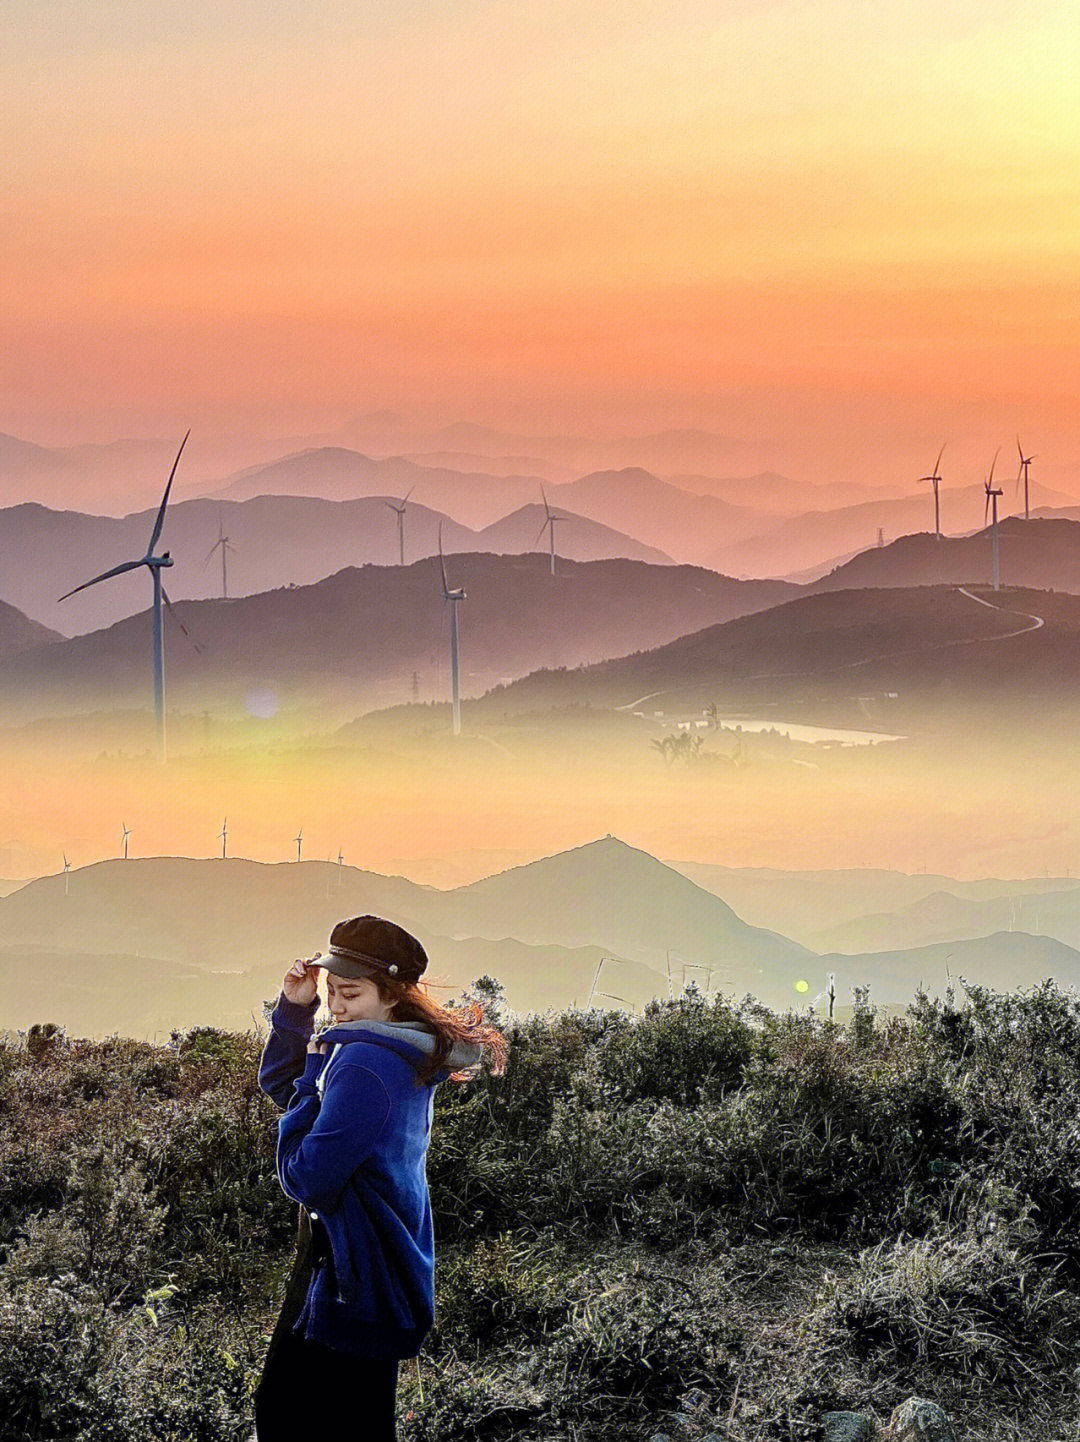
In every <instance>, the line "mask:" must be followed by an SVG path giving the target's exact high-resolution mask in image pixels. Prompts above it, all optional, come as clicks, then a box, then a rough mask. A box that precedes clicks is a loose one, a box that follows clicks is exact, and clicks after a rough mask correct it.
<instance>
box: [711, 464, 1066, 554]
mask: <svg viewBox="0 0 1080 1442" xmlns="http://www.w3.org/2000/svg"><path fill="white" fill-rule="evenodd" d="M1031 489H1032V496H1033V498H1037V501H1038V504H1039V505H1044V506H1069V505H1073V504H1075V502H1074V501H1073V498H1072V497H1071V496H1067V495H1065V494H1064V493H1063V492H1060V491H1052V490H1048V489H1047V488H1045V487H1041V486H1040V487H1038V488H1036V487H1035V486H1034V485H1033V486H1032V488H1031ZM928 490H929V488H928V487H923V488H922V490H921V491H919V492H918V493H917V494H913V495H911V496H910V497H906V498H901V499H894V500H875V501H864V502H860V503H858V504H856V505H851V506H842V507H838V508H836V509H834V510H825V509H814V510H807V511H806V512H805V513H804V514H802V515H797V516H791V517H789V518H788V519H786V520H784V521H781V522H779V523H777V524H774V525H772V526H769V527H768V528H763V529H762V531H761V532H760V534H758V535H757V536H753V537H750V538H749V539H747V540H739V541H733V542H730V543H722V544H720V545H718V546H715V547H714V548H713V549H712V550H711V551H710V553H709V555H708V556H707V557H706V558H703V564H705V565H708V566H712V567H714V568H715V569H716V570H718V571H723V572H725V574H727V575H732V576H791V575H793V574H795V573H797V572H801V571H804V570H806V569H807V568H808V567H814V566H819V565H820V564H821V563H822V562H826V561H829V562H832V563H833V564H835V559H836V557H838V556H849V555H852V554H853V553H857V552H861V551H864V550H867V549H869V548H871V547H873V546H876V545H877V542H878V532H879V531H881V532H883V533H884V539H885V540H886V541H891V540H895V539H896V537H897V536H908V535H912V534H916V533H918V532H922V531H926V530H927V529H928V528H929V529H931V530H932V528H933V524H934V502H933V496H932V495H928ZM985 505H986V496H985V493H984V491H983V488H982V486H959V487H956V488H950V489H948V490H946V489H944V488H943V489H942V491H941V528H942V531H943V532H945V534H947V535H956V534H958V533H959V534H964V533H967V532H972V531H981V530H982V528H983V526H984V524H985V523H984V520H983V513H984V510H985ZM1005 509H1006V508H1005V507H1003V508H1002V511H1001V512H999V515H1003V513H1004V510H1005ZM982 574H985V571H983V572H982Z"/></svg>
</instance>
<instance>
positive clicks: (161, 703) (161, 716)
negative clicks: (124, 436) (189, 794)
mask: <svg viewBox="0 0 1080 1442" xmlns="http://www.w3.org/2000/svg"><path fill="white" fill-rule="evenodd" d="M190 435H191V432H190V431H188V433H187V435H186V436H185V437H184V439H183V440H182V441H181V442H180V449H179V450H178V451H177V453H176V460H175V461H173V464H172V470H171V471H170V472H169V479H168V482H167V483H166V486H165V494H164V495H163V496H162V498H161V507H160V509H159V510H158V513H157V520H156V521H155V522H154V529H153V531H152V532H151V534H150V544H149V545H148V546H147V548H146V555H145V556H142V557H140V559H139V560H137V561H124V562H123V563H122V564H121V565H119V566H114V567H113V568H112V570H111V571H103V572H102V573H101V575H100V576H95V577H94V578H93V580H91V581H84V582H83V583H82V585H81V586H76V587H74V589H73V590H70V591H66V592H65V593H64V595H62V596H61V597H60V600H61V601H66V600H67V598H68V596H74V595H75V594H76V592H77V591H85V590H86V588H87V587H88V586H96V585H97V583H98V582H99V581H107V580H109V578H110V577H111V576H119V575H121V574H122V573H123V572H124V571H137V570H138V569H139V567H140V566H145V567H146V568H147V570H148V571H149V572H150V575H151V577H152V578H153V582H154V715H155V719H156V722H157V749H158V760H159V761H164V760H165V649H164V642H163V638H162V634H161V602H162V599H164V601H165V604H166V605H167V606H168V607H169V610H170V611H171V610H172V602H171V601H170V600H169V597H168V595H167V594H166V592H165V587H164V586H163V585H162V584H161V571H162V568H163V567H164V566H171V565H172V563H173V562H172V557H171V556H170V555H169V553H168V551H163V552H162V553H161V555H160V556H155V555H154V547H155V546H156V545H157V543H158V540H159V538H160V536H161V528H162V526H163V525H164V524H165V507H166V506H167V505H168V504H169V491H170V490H171V489H172V483H173V477H174V476H175V475H176V468H177V466H178V465H179V464H180V457H181V456H182V455H183V453H184V447H185V446H186V445H187V439H188V436H190Z"/></svg>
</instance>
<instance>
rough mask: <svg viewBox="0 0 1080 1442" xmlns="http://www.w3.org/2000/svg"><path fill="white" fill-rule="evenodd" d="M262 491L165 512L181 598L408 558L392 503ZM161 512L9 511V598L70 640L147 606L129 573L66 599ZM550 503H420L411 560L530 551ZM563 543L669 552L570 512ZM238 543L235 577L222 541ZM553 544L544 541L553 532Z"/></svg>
mask: <svg viewBox="0 0 1080 1442" xmlns="http://www.w3.org/2000/svg"><path fill="white" fill-rule="evenodd" d="M391 500H393V501H394V504H398V503H399V502H400V497H397V498H394V497H383V496H372V497H365V498H363V499H361V500H353V501H325V500H321V499H319V498H317V497H296V496H259V497H256V498H255V499H254V500H250V501H242V502H237V501H227V502H220V503H219V502H216V501H205V500H204V501H180V502H175V503H173V504H171V505H170V507H169V509H168V511H167V512H166V516H165V526H164V529H163V531H162V539H161V545H162V546H163V547H164V548H166V549H168V550H169V552H170V554H171V556H172V559H173V565H172V567H171V569H170V570H169V572H168V574H167V575H166V577H165V584H166V589H167V590H168V592H169V595H170V596H171V598H172V599H173V600H174V601H177V600H204V599H210V598H219V597H221V596H222V594H223V586H224V587H227V590H228V595H229V596H230V597H237V596H249V595H253V594H255V593H257V592H259V591H269V590H273V589H275V588H276V587H280V586H287V585H311V584H312V583H314V582H315V581H320V580H323V579H324V578H325V577H327V576H331V575H333V574H334V573H335V572H336V571H340V570H341V569H342V568H343V567H345V566H359V565H380V566H392V565H395V564H397V563H398V559H399V556H400V554H401V551H400V549H399V543H398V518H397V515H396V514H395V512H394V511H393V510H392V509H391V506H390V504H389V502H390V501H391ZM156 516H157V507H156V506H155V507H154V509H153V510H148V511H137V512H135V513H133V514H131V515H128V516H124V517H122V518H119V519H117V518H114V517H110V516H92V515H84V514H83V513H81V512H79V511H51V510H48V509H47V508H46V507H44V506H38V505H29V504H28V505H21V506H13V507H11V508H9V509H8V510H6V511H4V512H3V513H2V514H0V533H2V534H3V535H4V536H5V538H6V545H5V564H4V568H3V576H2V585H3V593H4V597H5V599H6V600H8V601H9V602H10V603H11V604H12V605H15V606H18V607H19V608H20V609H21V610H23V611H25V612H26V613H27V615H29V616H33V617H35V618H36V619H37V620H39V621H41V622H43V623H45V624H48V625H51V626H55V627H56V628H58V629H59V630H62V631H64V632H65V633H66V634H68V635H84V634H86V633H87V632H89V631H96V630H100V629H101V628H102V627H103V626H111V625H112V624H113V623H114V622H115V621H119V620H121V619H122V618H123V617H125V616H132V615H136V614H137V613H138V612H140V611H142V610H145V609H146V606H147V603H148V599H149V594H150V585H149V581H148V578H147V576H146V575H145V573H140V572H131V573H128V574H126V575H122V576H116V577H113V578H112V579H111V580H110V581H109V582H107V583H104V584H102V585H100V586H93V587H91V588H90V589H89V590H87V591H83V592H80V593H79V595H78V596H76V597H74V598H71V599H69V600H66V601H63V602H61V601H60V600H59V597H60V596H61V595H62V594H63V593H64V592H65V591H67V590H70V588H71V587H72V586H74V585H76V584H78V583H80V582H81V581H85V580H90V579H91V577H93V576H98V575H101V574H102V573H104V572H105V571H107V570H110V569H111V568H112V567H113V566H115V565H116V564H117V563H118V562H119V561H123V560H128V559H132V558H136V557H138V556H141V555H142V554H143V553H144V551H145V550H146V544H147V541H148V540H149V537H150V534H151V531H152V530H153V526H154V521H155V519H156ZM543 520H544V511H543V507H542V506H541V505H539V504H537V505H535V506H526V507H524V508H522V509H521V510H519V511H517V512H515V513H513V514H512V515H510V516H506V517H503V519H502V520H500V521H497V522H495V523H494V524H493V525H491V526H489V527H487V528H486V530H482V531H474V530H471V529H470V528H469V527H467V526H462V525H459V524H458V523H457V522H456V521H455V520H453V519H452V518H451V517H449V516H447V515H444V514H443V513H442V512H441V511H436V510H432V509H431V508H430V507H428V506H425V505H422V504H419V503H416V502H415V501H414V500H413V499H412V498H410V500H409V502H408V505H407V507H406V509H405V513H404V517H403V532H402V540H403V542H404V553H405V560H406V563H411V562H413V561H416V560H419V559H420V558H422V557H424V556H433V555H436V554H437V552H438V545H439V531H440V528H441V530H442V546H443V550H444V551H445V552H446V553H447V554H452V553H453V552H457V551H492V552H495V553H507V552H524V551H530V550H536V549H538V548H539V543H538V542H537V532H538V531H539V529H540V526H541V524H542V522H543ZM557 526H558V530H557V534H556V550H557V551H558V553H559V554H560V555H565V556H568V557H570V558H572V559H574V560H579V561H596V560H609V559H614V558H617V557H621V556H625V557H627V558H630V559H633V560H639V561H649V562H651V563H654V564H659V565H664V564H669V563H670V559H671V558H670V557H669V556H666V555H665V554H664V553H663V552H662V551H658V550H656V549H655V547H652V546H646V545H643V544H642V543H641V542H639V541H636V540H635V539H634V538H633V537H632V536H629V535H622V534H620V533H619V532H617V531H613V530H611V529H609V528H607V527H605V526H602V525H600V524H598V523H597V522H594V521H590V520H586V519H583V518H581V517H578V516H572V517H570V519H568V520H567V521H566V522H564V523H557ZM221 535H224V536H225V537H227V539H228V550H227V553H226V563H225V574H224V576H223V572H222V561H221V550H220V547H219V546H218V539H219V537H220V536H221ZM544 540H545V544H546V538H544Z"/></svg>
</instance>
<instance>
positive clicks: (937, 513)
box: [919, 445, 945, 541]
mask: <svg viewBox="0 0 1080 1442" xmlns="http://www.w3.org/2000/svg"><path fill="white" fill-rule="evenodd" d="M944 454H945V447H944V445H942V447H941V450H940V451H938V458H937V460H936V461H935V462H934V469H933V471H932V473H931V474H930V475H928V476H920V477H919V480H920V482H922V481H929V482H930V484H931V485H932V486H933V488H934V535H935V536H936V538H937V539H938V540H939V541H940V540H941V508H940V506H939V505H938V486H939V485H940V484H941V476H940V475H939V474H938V471H939V470H940V468H941V457H942V456H943V455H944Z"/></svg>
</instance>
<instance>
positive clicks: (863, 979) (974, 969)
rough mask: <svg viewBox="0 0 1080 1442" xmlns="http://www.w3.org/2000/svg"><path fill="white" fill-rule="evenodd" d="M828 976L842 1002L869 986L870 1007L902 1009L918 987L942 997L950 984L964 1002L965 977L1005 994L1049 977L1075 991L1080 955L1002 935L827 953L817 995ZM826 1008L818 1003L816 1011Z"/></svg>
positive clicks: (1048, 941)
mask: <svg viewBox="0 0 1080 1442" xmlns="http://www.w3.org/2000/svg"><path fill="white" fill-rule="evenodd" d="M829 972H833V973H834V974H835V976H836V997H837V1000H838V1001H848V1000H849V999H850V995H851V989H852V988H853V987H856V986H864V985H867V984H869V985H870V1000H871V1002H875V1003H877V1002H891V1003H894V1004H899V1005H904V1004H906V1003H907V1002H909V1001H910V1000H911V998H912V997H913V996H914V995H915V992H916V990H917V989H918V988H919V987H920V986H921V987H922V988H923V989H924V990H925V991H926V992H928V993H929V994H930V995H931V996H943V995H944V993H945V991H946V988H947V987H948V985H949V982H950V980H951V982H952V985H953V989H954V991H955V993H956V996H957V998H958V999H961V1000H962V999H963V995H964V991H963V987H962V986H961V985H960V978H961V977H963V979H964V981H967V982H974V983H975V984H976V985H978V986H989V987H993V988H994V990H996V991H1003V992H1015V991H1017V990H1018V989H1019V988H1021V987H1031V986H1037V985H1038V984H1039V982H1041V981H1043V980H1045V979H1046V978H1047V977H1049V978H1050V979H1051V980H1053V981H1055V982H1056V983H1057V984H1058V986H1059V987H1061V988H1062V989H1064V988H1065V987H1069V986H1072V987H1075V986H1076V985H1078V984H1080V951H1077V950H1076V949H1075V948H1073V947H1071V946H1066V945H1064V944H1063V943H1062V942H1060V941H1057V940H1055V939H1054V938H1053V937H1049V936H1028V935H1026V934H1025V933H1023V932H1020V931H1014V932H1007V931H998V932H993V933H991V934H989V935H985V936H978V937H973V938H971V939H955V940H952V941H938V942H933V943H931V944H929V945H927V946H918V947H911V948H907V949H901V948H895V949H891V950H889V951H876V952H873V953H872V954H864V955H859V954H854V955H850V954H847V953H844V952H826V953H823V954H822V955H821V956H818V957H815V959H814V977H815V980H814V983H813V988H812V989H813V991H814V993H815V994H816V993H817V992H819V991H820V990H821V988H822V985H823V983H824V979H825V977H826V976H827V975H828V973H829ZM823 1009H824V1008H823V1006H822V1003H820V1002H819V1003H818V1010H819V1011H820V1010H823Z"/></svg>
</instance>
